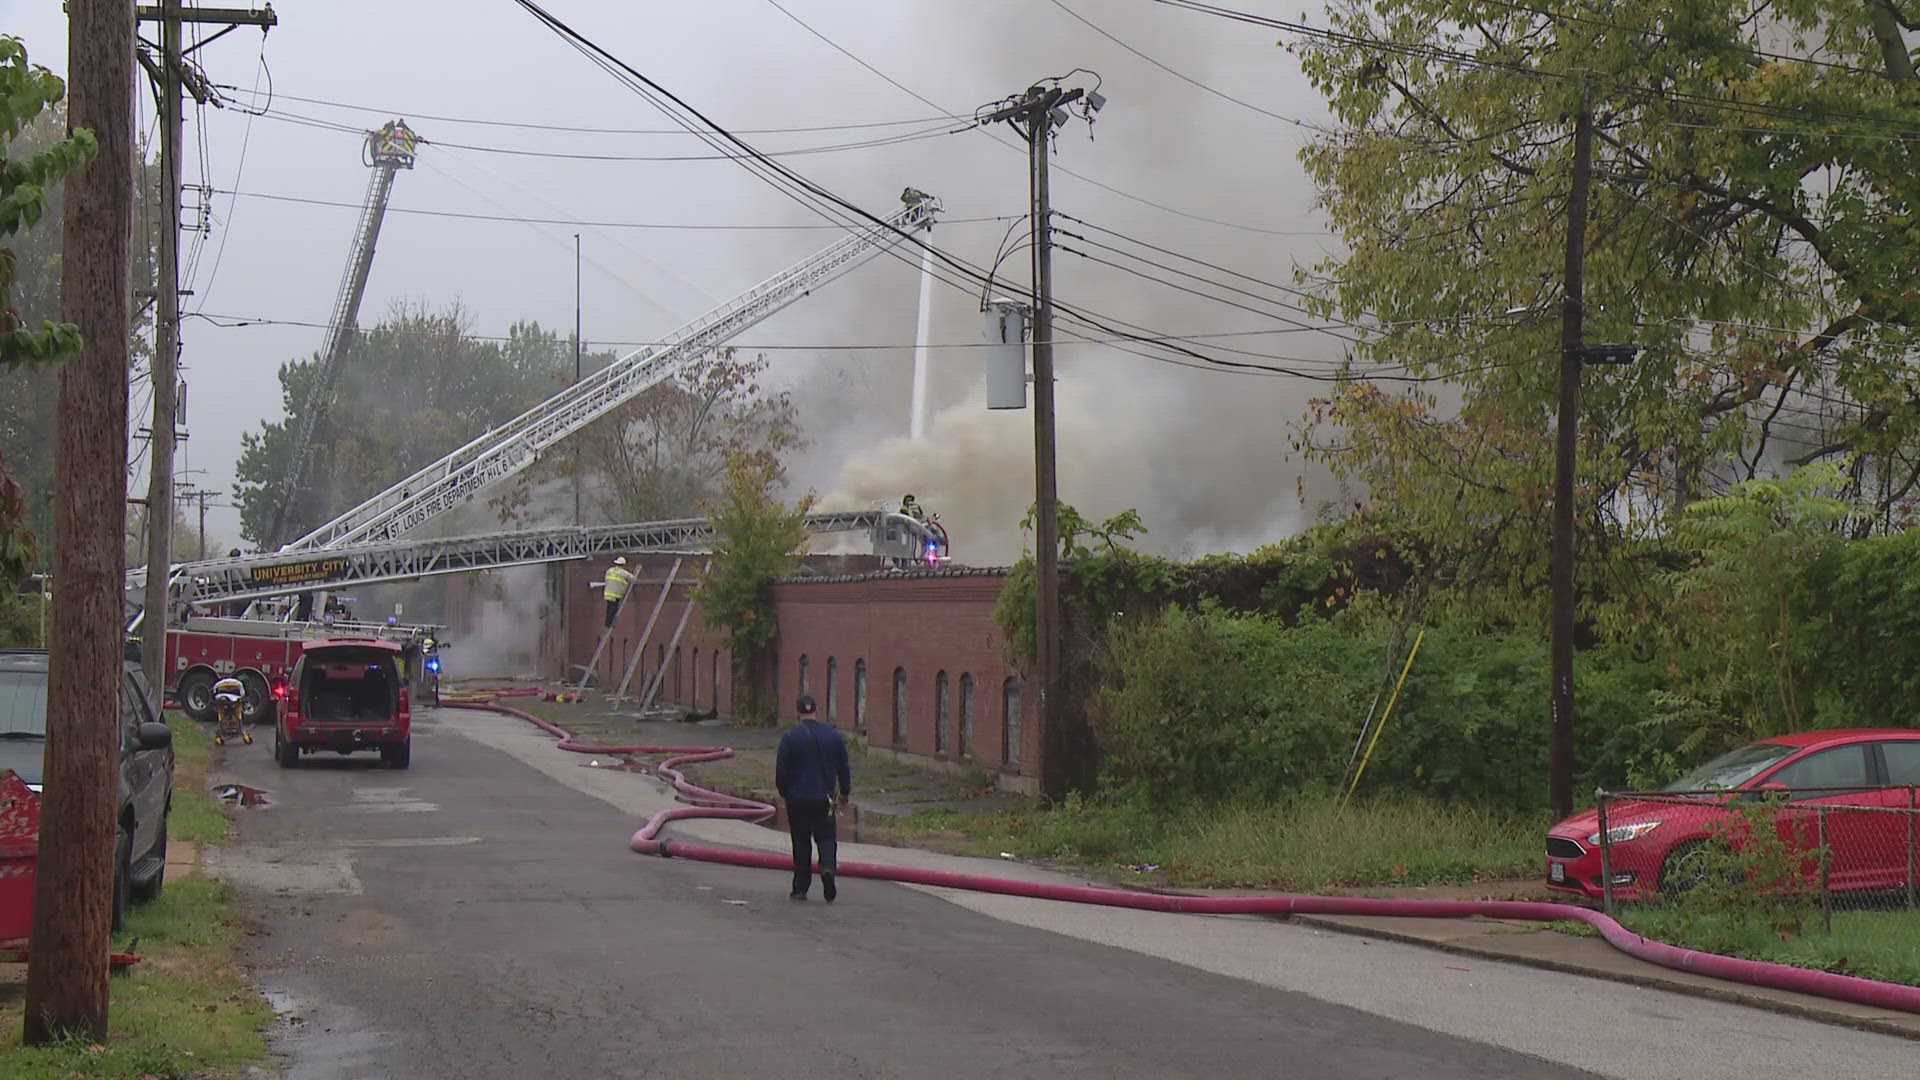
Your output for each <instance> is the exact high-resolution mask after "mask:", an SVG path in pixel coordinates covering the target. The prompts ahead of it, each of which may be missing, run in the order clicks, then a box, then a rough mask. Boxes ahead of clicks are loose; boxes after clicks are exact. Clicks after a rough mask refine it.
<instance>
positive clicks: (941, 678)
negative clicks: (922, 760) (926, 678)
mask: <svg viewBox="0 0 1920 1080" xmlns="http://www.w3.org/2000/svg"><path fill="white" fill-rule="evenodd" d="M950 697H951V695H950V694H949V693H948V690H947V673H946V672H944V671H943V672H941V673H940V674H938V675H935V676H934V677H933V752H934V753H936V754H944V753H946V752H947V748H948V747H949V746H952V745H953V739H952V732H951V730H950V728H951V726H952V724H953V702H952V701H951V700H950Z"/></svg>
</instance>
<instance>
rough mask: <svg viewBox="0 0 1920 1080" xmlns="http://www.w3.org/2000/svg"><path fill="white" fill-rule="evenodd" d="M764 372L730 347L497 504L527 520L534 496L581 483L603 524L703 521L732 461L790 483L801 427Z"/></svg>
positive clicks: (556, 451) (599, 424) (600, 428)
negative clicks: (754, 464)
mask: <svg viewBox="0 0 1920 1080" xmlns="http://www.w3.org/2000/svg"><path fill="white" fill-rule="evenodd" d="M596 366H597V365H596ZM766 370H767V361H766V358H765V357H763V356H762V357H754V358H752V359H745V358H742V357H741V356H739V355H738V354H737V353H736V352H735V351H734V350H732V349H722V350H719V351H718V352H717V353H715V354H713V355H710V356H705V357H702V358H700V359H697V360H695V361H693V362H691V363H689V364H687V365H685V366H684V367H682V368H681V369H680V370H679V372H678V373H677V374H676V375H675V376H674V378H672V379H670V380H668V381H667V382H663V383H661V384H660V385H658V386H655V387H653V388H652V389H650V390H648V391H646V392H645V393H643V394H640V395H639V396H637V397H635V398H634V399H633V400H632V401H630V402H628V403H626V404H625V405H622V406H621V407H619V408H618V409H615V410H613V412H611V413H609V414H608V415H607V416H604V417H602V418H600V419H599V420H596V421H594V422H593V423H592V424H590V425H588V426H587V427H586V428H585V429H584V430H582V431H580V432H579V433H577V434H575V435H573V436H571V437H570V438H568V439H567V441H566V442H565V443H563V444H562V445H560V446H557V447H554V448H553V449H551V450H549V451H548V452H547V453H546V454H544V455H542V456H541V459H540V461H539V462H537V463H536V464H535V465H534V466H533V467H532V468H531V469H529V470H528V471H527V472H525V473H523V474H522V475H521V477H520V478H519V479H518V481H517V482H516V483H515V484H514V485H513V487H512V489H511V490H510V491H509V492H508V493H507V494H506V495H505V496H502V497H501V498H500V499H497V500H495V504H496V505H497V506H498V507H500V508H501V509H502V510H503V511H504V512H505V513H506V514H507V515H508V516H520V515H522V514H524V513H525V511H526V508H527V505H528V503H529V501H530V500H531V498H532V496H533V493H534V492H535V491H536V490H537V489H539V488H541V487H542V486H546V485H550V484H553V483H554V482H556V481H563V480H571V479H573V478H575V477H579V478H581V479H582V480H583V482H584V484H583V486H584V487H585V488H586V490H588V491H589V492H591V493H592V498H593V504H594V510H595V511H596V514H597V516H598V517H599V518H600V519H601V520H602V521H606V522H628V521H659V520H663V519H667V518H679V517H690V516H692V515H693V514H694V513H696V512H697V511H698V510H699V507H700V504H701V503H702V502H704V501H706V500H708V499H711V498H713V497H714V496H715V495H716V494H718V487H719V484H720V481H721V479H722V477H723V476H724V474H725V473H726V469H727V462H728V461H729V460H731V459H733V458H735V457H742V456H744V457H751V458H754V459H756V460H759V461H763V462H766V463H768V464H770V465H772V466H773V467H774V469H773V477H774V480H775V481H776V482H779V481H781V480H784V479H785V468H784V461H785V457H786V455H787V453H788V452H790V451H792V450H795V449H798V448H799V447H800V446H801V440H800V429H799V424H798V422H797V420H796V418H795V414H794V407H793V403H792V401H791V400H790V398H789V396H788V395H787V394H786V393H785V392H780V393H774V392H771V391H769V390H767V389H766V387H765V385H764V379H765V375H766Z"/></svg>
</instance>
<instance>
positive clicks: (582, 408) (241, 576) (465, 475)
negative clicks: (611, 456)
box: [127, 189, 941, 705]
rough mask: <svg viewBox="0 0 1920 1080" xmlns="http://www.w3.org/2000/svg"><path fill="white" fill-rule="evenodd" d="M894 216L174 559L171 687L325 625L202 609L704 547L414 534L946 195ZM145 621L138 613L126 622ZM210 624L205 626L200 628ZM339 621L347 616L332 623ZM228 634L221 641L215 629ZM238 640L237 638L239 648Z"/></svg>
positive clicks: (395, 630) (926, 534) (382, 630)
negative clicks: (438, 443) (364, 479)
mask: <svg viewBox="0 0 1920 1080" xmlns="http://www.w3.org/2000/svg"><path fill="white" fill-rule="evenodd" d="M909 192H910V193H911V195H912V196H913V197H912V198H908V199H906V200H904V205H903V206H902V207H901V208H900V209H899V210H897V211H896V212H894V213H893V214H892V215H891V216H889V217H887V218H885V219H884V223H883V224H880V225H874V226H871V227H869V228H863V229H860V230H857V231H853V232H850V233H849V234H848V235H846V236H844V237H842V238H840V239H839V240H836V241H835V242H834V243H832V244H830V245H829V246H827V247H826V248H825V249H823V250H822V251H819V252H817V253H815V254H814V255H813V256H811V257H809V258H807V259H805V260H803V261H801V262H800V263H797V264H795V265H794V266H792V267H790V268H788V269H786V270H784V271H782V272H781V273H779V274H776V275H774V276H773V277H771V278H769V279H767V280H766V281H763V282H761V283H760V284H759V285H756V286H754V287H753V288H752V289H749V290H748V291H746V292H745V293H742V294H741V295H740V296H738V297H735V298H734V299H732V300H729V301H727V302H726V303H724V304H722V305H720V306H719V307H718V308H715V309H714V310H713V311H710V312H708V313H706V314H705V315H702V316H701V317H699V318H698V319H695V320H694V321H692V322H691V323H688V324H687V325H686V326H684V327H682V328H680V329H679V330H678V331H676V332H675V333H674V334H672V335H670V336H669V337H668V338H667V339H666V340H665V341H664V342H662V343H660V344H658V345H652V346H648V347H645V348H642V349H639V350H636V351H634V352H632V353H629V354H627V355H626V356H623V357H621V358H619V359H618V360H616V361H614V362H613V363H612V364H610V365H608V366H607V367H605V368H602V369H601V370H599V371H596V372H594V373H593V374H591V375H589V376H587V377H585V378H583V379H581V380H580V381H579V382H576V383H574V384H573V385H571V386H569V387H567V388H566V389H564V390H562V391H560V392H559V393H557V394H555V395H554V396H553V397H551V398H548V399H547V400H546V401H544V402H542V403H540V404H539V405H536V406H534V407H533V408H531V409H529V410H528V411H526V412H525V413H522V414H521V415H519V416H517V417H515V418H514V419H512V420H510V421H508V422H507V423H505V424H503V425H501V426H500V427H498V428H496V429H494V430H492V431H490V432H488V433H487V434H486V435H483V436H481V437H480V438H478V439H475V440H473V441H472V442H470V443H468V444H467V445H466V446H463V447H461V448H459V449H458V450H455V451H454V452H452V453H451V454H448V455H446V456H445V457H443V458H441V459H440V460H438V461H436V462H434V463H432V464H430V465H428V466H426V467H425V468H423V469H421V470H419V471H418V472H416V473H414V474H413V475H412V476H410V477H408V478H406V479H405V480H402V481H400V482H399V483H398V484H395V485H393V486H392V487H390V488H388V489H387V490H386V491H383V492H381V493H379V494H377V495H375V496H373V497H372V498H371V499H368V500H367V501H366V502H363V503H361V504H360V505H359V506H356V507H354V508H352V509H350V510H348V511H346V512H345V513H343V514H341V515H340V516H338V517H336V518H335V519H333V520H332V521H330V522H327V523H326V524H324V525H322V526H320V527H319V528H317V529H315V530H313V531H312V532H310V533H307V534H306V535H305V536H302V537H299V538H298V539H295V540H293V541H291V542H289V543H287V544H284V545H282V546H281V547H280V548H279V549H278V550H274V551H266V552H261V553H257V554H253V555H242V556H236V557H232V558H227V559H212V560H206V561H202V562H195V563H186V564H182V565H178V566H176V567H174V568H173V574H172V576H171V579H170V581H169V585H168V596H169V603H170V606H171V607H172V608H173V609H174V610H175V611H179V612H182V618H181V623H182V625H181V628H180V629H178V630H174V631H172V632H170V633H169V634H168V639H169V640H168V642H167V658H166V664H165V669H166V673H167V674H166V682H167V689H168V690H169V691H172V692H174V693H175V695H176V696H177V697H181V701H182V704H183V705H186V704H188V703H187V702H186V700H185V697H184V696H182V694H181V690H182V687H183V686H184V687H185V689H187V690H192V689H194V688H195V687H197V686H198V685H199V683H200V682H201V681H202V679H204V677H205V676H206V675H207V674H217V673H220V672H219V671H218V669H217V668H216V667H215V666H214V665H216V664H218V663H220V662H221V657H222V655H223V650H224V651H225V652H226V653H230V654H231V655H229V656H227V658H226V662H227V666H228V667H229V668H231V673H233V674H235V675H237V676H238V677H240V678H241V680H242V682H244V683H247V684H248V685H249V688H250V689H253V688H256V687H258V688H262V689H264V688H268V687H270V686H271V685H272V684H273V679H274V678H275V677H276V676H277V675H278V674H279V673H280V672H282V671H284V670H285V669H287V668H290V667H291V666H292V663H293V661H294V660H295V659H297V658H298V652H297V649H291V650H290V649H283V648H281V646H280V645H279V644H266V643H264V642H262V641H261V640H260V639H267V641H271V642H276V643H277V642H294V643H296V644H297V641H298V639H300V638H302V637H310V636H323V635H321V634H320V633H319V632H318V631H317V630H316V628H315V627H314V626H313V625H312V624H310V623H305V622H295V623H288V622H283V621H279V620H270V619H255V618H237V619H236V618H208V617H206V616H205V614H203V613H207V612H210V611H212V610H214V609H216V608H217V609H220V610H225V609H228V608H229V607H230V606H232V605H236V604H240V603H243V602H246V601H253V600H261V599H265V598H270V597H279V596H286V595H288V594H291V593H301V592H312V591H315V590H322V589H340V588H345V587H347V586H350V585H364V584H372V583H376V582H387V581H411V580H416V579H418V578H422V577H428V576H432V575H436V574H448V573H459V572H462V571H468V570H490V569H499V568H503V567H508V566H524V565H529V564H535V563H548V562H560V561H566V560H571V559H582V558H592V557H595V556H599V555H603V554H605V555H612V554H620V553H636V552H643V551H687V550H697V549H700V548H702V547H706V546H708V545H710V544H711V541H712V537H713V526H712V524H711V523H710V522H708V521H706V520H705V519H687V520H680V521H662V522H641V523H637V524H631V525H611V526H601V527H594V528H582V527H577V526H568V527H561V528H547V529H521V530H513V531H505V532H496V533H488V534H482V535H476V536H466V537H453V538H436V539H417V538H415V537H414V536H412V535H409V534H411V533H413V531H414V530H416V529H418V528H419V527H420V526H421V525H423V524H424V523H426V522H428V521H430V520H433V519H434V518H436V517H438V516H439V515H441V514H444V513H446V512H447V511H449V510H452V509H454V508H455V507H457V506H460V505H462V504H464V503H466V502H467V501H469V500H471V499H473V498H474V497H475V496H477V495H478V494H479V493H480V492H482V491H483V490H485V489H486V488H488V487H491V486H492V485H494V484H497V483H499V482H500V481H502V480H505V479H507V478H509V477H511V476H513V475H515V474H516V473H518V472H520V470H522V469H524V468H526V467H527V466H528V465H530V464H532V463H533V461H534V460H535V459H536V458H537V457H538V455H539V454H541V453H542V452H545V451H546V450H548V449H550V448H552V447H553V446H554V445H555V444H557V443H558V442H560V441H561V440H562V439H564V438H566V437H567V436H569V435H572V434H573V433H575V432H577V431H579V430H580V429H581V428H584V427H586V426H587V425H588V424H591V423H592V422H593V421H595V420H596V419H599V418H600V417H602V416H605V415H606V414H607V413H609V412H611V411H612V410H614V409H616V408H619V407H620V406H621V405H622V404H624V403H626V402H627V401H630V400H632V399H633V398H634V397H636V396H638V395H639V394H641V393H644V392H645V391H647V390H648V389H650V388H652V387H654V386H657V385H659V384H660V383H662V382H664V381H666V380H668V379H671V378H673V377H674V375H675V374H677V373H678V372H679V371H680V370H681V368H682V367H683V366H684V365H685V364H687V363H688V362H690V361H692V360H695V359H698V358H699V357H700V356H703V355H705V354H707V353H709V352H711V351H713V350H714V349H717V348H719V347H721V346H722V345H724V344H725V343H726V342H727V341H728V340H730V339H731V338H733V337H734V336H735V335H737V334H739V333H740V332H742V331H744V330H746V329H748V328H750V327H752V326H754V325H756V324H758V323H759V322H760V321H761V320H763V319H765V318H767V317H768V316H770V315H772V314H774V313H775V312H777V311H779V310H781V309H783V308H785V307H786V306H787V305H789V304H791V303H793V302H794V301H796V300H798V299H800V298H801V297H803V296H806V295H807V294H808V293H810V292H812V291H813V290H814V289H817V288H819V287H820V286H822V285H824V284H826V283H828V282H830V281H832V280H834V279H835V278H838V277H839V276H841V275H843V274H845V273H847V272H848V271H850V270H852V269H853V268H855V267H857V266H860V265H861V264H863V263H865V262H866V261H868V260H869V259H871V258H873V257H875V256H877V255H879V254H881V253H882V252H884V251H887V250H889V249H891V248H893V247H895V246H897V245H899V244H901V243H903V242H904V238H905V237H907V236H909V235H911V234H912V233H913V232H915V231H919V230H924V229H930V228H931V227H932V225H933V221H934V215H935V214H936V213H938V212H939V210H940V209H941V207H940V203H939V201H938V200H937V199H934V198H932V197H931V196H926V195H923V194H921V193H919V192H913V191H912V189H909ZM807 528H808V529H809V531H811V532H814V533H816V534H843V533H857V532H864V533H866V534H867V535H868V536H869V538H870V539H871V541H872V543H873V548H874V552H875V553H876V554H880V555H886V556H889V557H891V558H895V559H898V560H899V561H901V562H902V563H906V562H912V561H918V560H920V559H922V558H923V555H924V552H925V551H926V550H927V545H928V543H929V541H930V540H931V539H932V534H931V533H930V531H929V530H928V528H927V526H926V525H925V524H923V523H921V522H919V521H917V520H915V519H913V518H911V517H908V516H906V515H904V514H897V513H890V512H887V511H884V510H856V511H846V512H839V513H820V514H813V515H809V517H808V518H807ZM144 580H145V571H144V570H136V571H132V572H130V573H129V574H128V576H127V581H128V587H129V590H130V595H138V593H137V591H135V590H138V589H139V588H141V587H143V585H144ZM139 623H140V618H139V616H137V615H136V616H135V618H134V621H133V623H131V624H130V625H129V634H130V635H131V634H133V633H134V632H135V631H137V629H138V626H139ZM203 628H204V630H205V632H204V633H202V629H203ZM360 629H363V630H365V631H366V632H367V633H368V634H369V635H373V636H381V637H387V638H398V639H401V640H402V641H403V642H417V641H421V640H424V638H426V637H429V636H433V635H434V634H435V633H436V632H437V630H438V628H436V627H413V626H380V625H369V626H367V627H363V628H360ZM330 632H336V633H337V632H339V631H338V629H337V628H336V629H335V630H334V631H330ZM215 639H219V640H215ZM229 643H230V644H231V648H229V647H228V646H229Z"/></svg>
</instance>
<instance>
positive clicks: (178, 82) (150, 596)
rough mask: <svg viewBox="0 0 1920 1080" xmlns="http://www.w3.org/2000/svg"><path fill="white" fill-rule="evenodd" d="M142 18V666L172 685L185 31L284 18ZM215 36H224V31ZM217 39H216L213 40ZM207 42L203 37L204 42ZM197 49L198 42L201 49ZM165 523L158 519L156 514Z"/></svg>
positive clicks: (181, 11) (164, 9) (151, 678)
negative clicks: (154, 128)
mask: <svg viewBox="0 0 1920 1080" xmlns="http://www.w3.org/2000/svg"><path fill="white" fill-rule="evenodd" d="M139 18H140V21H141V22H158V23H159V24H160V59H159V61H158V63H157V65H156V66H157V70H155V71H154V79H155V86H154V96H155V97H156V98H157V99H158V100H159V103H160V173H161V183H160V186H161V193H160V258H159V263H160V268H159V277H160V280H159V282H158V291H159V305H158V307H159V315H158V319H157V321H156V322H155V324H154V335H153V371H152V373H151V374H152V378H153V423H152V426H151V429H150V432H149V437H150V438H151V439H152V440H153V442H152V445H151V448H150V450H151V455H152V462H151V471H150V472H149V473H148V476H147V507H148V510H147V583H146V595H145V597H144V598H143V599H142V601H141V610H142V612H143V614H142V616H141V619H140V641H141V644H142V648H141V654H140V655H141V667H142V668H144V669H145V670H146V673H147V681H148V682H151V683H152V684H153V685H154V686H165V685H166V673H165V672H164V671H163V670H162V668H163V667H164V665H165V660H166V653H167V622H168V612H167V584H168V579H169V578H171V577H172V575H173V448H174V435H175V430H176V427H177V425H178V423H179V420H180V416H179V411H180V410H179V400H178V390H179V385H180V380H179V370H180V368H179V361H180V157H181V144H182V143H183V142H184V141H185V137H186V110H185V109H184V108H183V105H184V101H183V100H182V99H183V91H184V89H185V88H186V85H187V79H186V74H187V72H186V65H187V60H186V52H187V51H188V50H183V49H182V48H181V44H180V29H181V27H182V25H184V24H186V23H195V24H203V23H213V24H220V25H223V26H225V27H227V28H228V29H231V28H233V27H236V26H243V25H245V26H258V27H260V28H261V29H262V31H263V32H264V31H265V30H266V29H267V28H269V27H272V26H274V25H275V24H276V23H277V22H278V19H277V18H276V17H275V16H274V14H273V8H272V6H271V5H269V6H268V7H266V8H265V9H263V10H261V11H258V12H252V11H239V10H229V9H224V8H187V7H185V6H184V5H183V4H182V3H181V2H180V0H160V3H159V5H158V6H149V7H142V8H140V9H139ZM225 32H226V31H225V30H222V31H220V32H219V33H216V34H215V35H214V37H218V36H219V34H220V33H225ZM207 40H208V41H211V40H212V38H208V39H207ZM205 43H206V42H201V44H203V45H204V44H205ZM198 47H199V46H195V48H198ZM194 95H195V97H196V99H198V100H201V101H203V102H204V101H206V100H211V99H212V91H211V90H210V89H209V88H207V86H206V84H205V81H204V80H196V81H195V83H194ZM156 515H158V516H159V517H160V519H161V520H160V521H159V522H158V523H157V524H156V523H155V522H154V520H153V519H154V517H155V516H156Z"/></svg>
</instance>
